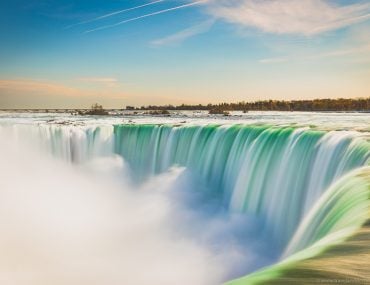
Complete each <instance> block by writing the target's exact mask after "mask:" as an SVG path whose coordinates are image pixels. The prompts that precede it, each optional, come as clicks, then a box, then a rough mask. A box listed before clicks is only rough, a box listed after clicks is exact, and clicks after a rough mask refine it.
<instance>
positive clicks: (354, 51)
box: [259, 44, 370, 64]
mask: <svg viewBox="0 0 370 285" xmlns="http://www.w3.org/2000/svg"><path fill="white" fill-rule="evenodd" d="M366 53H370V44H366V45H363V46H360V47H355V48H347V49H338V50H332V51H327V52H322V53H316V54H304V55H291V56H285V57H275V58H265V59H261V60H260V61H259V62H260V63H263V64H276V63H284V62H291V61H307V60H318V59H324V58H335V57H344V56H353V55H361V54H366Z"/></svg>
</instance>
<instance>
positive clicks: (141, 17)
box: [85, 0, 207, 33]
mask: <svg viewBox="0 0 370 285" xmlns="http://www.w3.org/2000/svg"><path fill="white" fill-rule="evenodd" d="M205 2H207V1H205V0H201V1H195V2H191V3H187V4H183V5H180V6H176V7H172V8H168V9H164V10H160V11H157V12H153V13H149V14H145V15H141V16H138V17H134V18H131V19H127V20H124V21H120V22H118V23H115V24H111V25H105V26H101V27H98V28H95V29H92V30H87V31H85V33H92V32H96V31H100V30H105V29H109V28H114V27H117V26H120V25H123V24H126V23H129V22H133V21H137V20H141V19H144V18H148V17H152V16H156V15H160V14H164V13H168V12H172V11H175V10H179V9H184V8H187V7H191V6H195V5H200V4H202V3H205Z"/></svg>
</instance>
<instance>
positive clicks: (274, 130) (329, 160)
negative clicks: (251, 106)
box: [11, 124, 370, 284]
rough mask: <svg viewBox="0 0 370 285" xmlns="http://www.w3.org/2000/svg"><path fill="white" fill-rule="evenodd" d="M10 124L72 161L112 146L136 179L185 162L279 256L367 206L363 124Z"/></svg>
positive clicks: (368, 159)
mask: <svg viewBox="0 0 370 285" xmlns="http://www.w3.org/2000/svg"><path fill="white" fill-rule="evenodd" d="M11 132H12V133H13V134H17V135H18V136H20V137H21V136H22V135H24V134H25V133H27V137H28V138H29V141H30V142H33V143H34V144H36V145H38V146H39V147H41V148H42V149H44V150H46V151H47V152H49V153H51V154H52V155H53V156H56V157H60V158H62V159H63V160H66V161H69V162H72V163H84V162H85V161H88V160H89V159H92V158H94V157H104V156H108V155H119V156H121V157H123V159H124V160H125V162H126V163H127V164H128V165H129V169H130V173H131V178H132V179H133V181H134V183H136V184H142V183H143V182H145V181H148V180H149V179H150V178H152V177H155V176H157V175H159V174H161V173H164V172H166V171H168V170H169V169H170V168H171V167H174V166H180V167H185V168H186V170H187V171H188V172H189V173H190V174H191V175H192V176H193V177H196V178H197V179H198V180H199V181H202V183H204V184H205V185H206V187H205V188H202V189H203V190H204V191H206V193H204V194H205V195H206V196H207V197H208V198H209V199H218V200H219V201H221V205H222V207H223V208H224V209H225V210H226V211H228V212H230V213H239V214H245V215H250V216H255V217H258V218H259V221H260V223H261V226H262V228H263V229H264V231H265V232H266V233H268V234H269V235H271V240H272V241H273V242H274V247H276V248H278V249H279V252H280V254H281V257H280V261H282V262H284V261H285V260H295V259H296V260H298V259H302V258H307V257H308V256H313V255H315V254H318V253H319V252H321V251H322V248H323V247H326V246H329V245H331V244H333V243H334V242H339V241H341V240H344V239H345V238H346V237H348V236H349V235H350V234H351V233H352V232H353V231H355V230H356V229H358V228H359V227H361V225H362V223H363V222H364V221H365V220H366V218H367V214H368V209H369V187H368V185H367V181H368V180H366V179H365V180H364V179H362V178H361V179H359V178H358V173H359V172H361V171H362V172H363V173H365V174H364V175H368V171H367V169H368V168H367V167H368V165H369V163H370V143H369V142H368V141H367V139H366V134H364V133H358V132H352V131H321V130H317V129H312V128H309V127H292V126H273V125H266V124H261V125H244V124H228V125H223V124H221V125H220V124H207V125H190V124H189V125H179V126H176V125H166V124H163V125H158V124H124V125H114V126H111V125H105V126H82V127H79V126H59V125H51V124H49V125H48V124H42V125H39V126H36V127H32V128H30V127H29V126H24V125H23V126H17V127H14V128H12V130H11ZM318 245H320V246H318ZM308 248H311V249H310V250H309V251H307V249H308ZM312 248H316V250H315V249H312ZM318 248H319V249H320V250H318ZM305 250H306V251H305ZM241 282H244V281H241ZM242 284H244V283H242Z"/></svg>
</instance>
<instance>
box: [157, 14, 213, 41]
mask: <svg viewBox="0 0 370 285" xmlns="http://www.w3.org/2000/svg"><path fill="white" fill-rule="evenodd" d="M213 24H214V20H208V21H204V22H202V23H200V24H197V25H195V26H192V27H190V28H187V29H185V30H182V31H179V32H177V33H175V34H172V35H169V36H166V37H164V38H161V39H157V40H154V41H152V42H151V44H152V45H155V46H166V45H174V44H179V43H182V42H183V41H185V40H187V39H188V38H191V37H194V36H196V35H199V34H202V33H205V32H207V31H209V29H210V28H211V27H212V26H213Z"/></svg>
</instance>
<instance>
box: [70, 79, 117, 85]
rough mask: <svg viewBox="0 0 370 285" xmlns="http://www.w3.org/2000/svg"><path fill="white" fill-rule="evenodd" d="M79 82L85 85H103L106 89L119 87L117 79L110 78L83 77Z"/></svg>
mask: <svg viewBox="0 0 370 285" xmlns="http://www.w3.org/2000/svg"><path fill="white" fill-rule="evenodd" d="M77 80H78V81H80V82H85V83H93V84H101V85H104V86H106V87H117V86H118V85H119V84H118V80H117V79H116V78H109V77H81V78H77Z"/></svg>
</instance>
